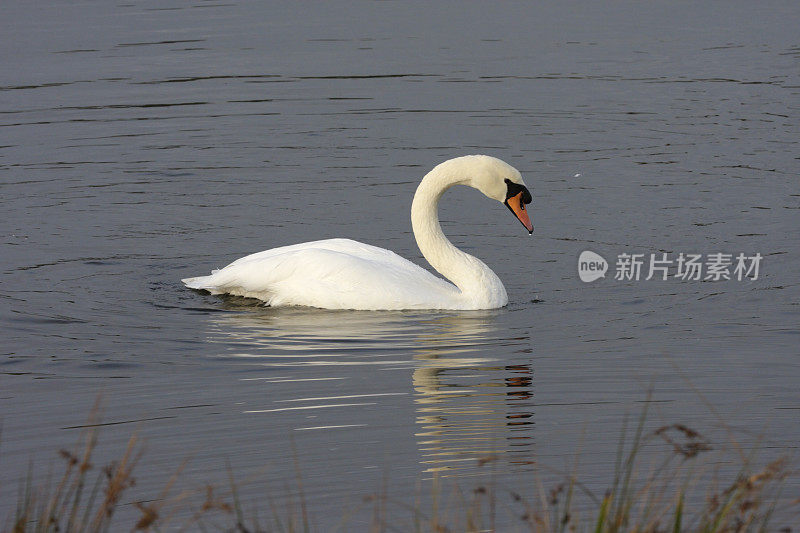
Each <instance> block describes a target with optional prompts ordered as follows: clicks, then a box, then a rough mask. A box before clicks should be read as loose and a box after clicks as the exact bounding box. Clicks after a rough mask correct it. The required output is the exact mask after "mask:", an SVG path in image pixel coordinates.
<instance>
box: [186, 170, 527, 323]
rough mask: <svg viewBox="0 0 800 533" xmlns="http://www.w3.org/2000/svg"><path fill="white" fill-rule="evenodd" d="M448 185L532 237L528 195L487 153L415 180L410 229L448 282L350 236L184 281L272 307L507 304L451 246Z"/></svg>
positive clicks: (483, 269)
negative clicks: (496, 207) (484, 199)
mask: <svg viewBox="0 0 800 533" xmlns="http://www.w3.org/2000/svg"><path fill="white" fill-rule="evenodd" d="M453 185H467V186H469V187H473V188H475V189H478V190H479V191H481V192H482V193H483V194H485V195H486V196H488V197H489V198H493V199H495V200H497V201H499V202H502V203H503V204H505V205H506V207H508V208H509V209H510V210H511V211H512V212H513V213H514V215H515V216H516V217H517V219H519V221H520V222H522V224H523V225H524V226H525V229H527V230H528V232H529V233H533V225H532V224H531V221H530V219H529V218H528V213H527V211H526V210H525V204H528V203H530V202H531V194H530V192H529V191H528V189H527V188H526V187H525V183H524V182H523V181H522V176H521V175H520V173H519V171H517V170H516V169H515V168H514V167H512V166H511V165H509V164H507V163H505V162H503V161H501V160H499V159H497V158H494V157H490V156H486V155H468V156H463V157H457V158H455V159H450V160H449V161H445V162H444V163H441V164H439V165H438V166H436V167H435V168H434V169H433V170H431V171H430V172H429V173H428V174H427V175H425V177H424V178H423V179H422V181H421V182H420V184H419V186H418V187H417V191H416V193H415V194H414V200H413V202H412V203H411V225H412V228H413V230H414V237H415V238H416V240H417V245H418V246H419V249H420V250H421V251H422V255H424V256H425V259H427V260H428V262H429V263H430V264H431V266H433V268H435V269H436V270H437V271H438V272H439V273H440V274H442V275H443V276H445V277H446V278H448V279H449V280H450V281H452V282H453V284H455V285H453V284H451V283H448V282H447V281H445V280H443V279H441V278H438V277H436V276H434V275H433V274H431V273H430V272H428V271H427V270H425V269H424V268H421V267H419V266H417V265H415V264H414V263H412V262H410V261H408V260H406V259H403V258H402V257H400V256H399V255H397V254H395V253H394V252H391V251H389V250H384V249H383V248H378V247H375V246H370V245H369V244H363V243H360V242H356V241H352V240H350V239H328V240H323V241H315V242H306V243H302V244H295V245H292V246H283V247H280V248H273V249H271V250H265V251H263V252H258V253H255V254H252V255H248V256H246V257H242V258H241V259H238V260H236V261H234V262H233V263H231V264H230V265H228V266H226V267H225V268H222V269H220V270H215V271H213V272H212V273H211V275H210V276H201V277H196V278H186V279H184V280H182V281H183V283H184V284H185V285H186V286H187V287H189V288H192V289H204V290H206V291H209V292H210V293H212V294H223V293H227V294H234V295H237V296H247V297H251V298H258V299H260V300H264V301H265V302H267V303H268V304H269V305H272V306H286V305H304V306H312V307H321V308H325V309H363V310H390V309H495V308H498V307H503V306H504V305H506V304H507V303H508V295H507V294H506V289H505V287H503V283H502V282H501V281H500V278H498V277H497V275H496V274H495V273H494V272H492V270H491V269H490V268H489V267H488V266H486V265H485V264H484V263H483V261H481V260H480V259H477V258H475V257H473V256H471V255H469V254H466V253H464V252H462V251H461V250H459V249H458V248H456V247H455V246H453V244H452V243H451V242H450V241H449V240H447V237H445V236H444V233H442V228H441V226H440V225H439V217H438V205H439V198H441V196H442V194H443V193H444V192H445V191H446V190H447V189H449V188H450V187H452V186H453Z"/></svg>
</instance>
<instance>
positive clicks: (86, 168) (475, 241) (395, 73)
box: [0, 1, 800, 529]
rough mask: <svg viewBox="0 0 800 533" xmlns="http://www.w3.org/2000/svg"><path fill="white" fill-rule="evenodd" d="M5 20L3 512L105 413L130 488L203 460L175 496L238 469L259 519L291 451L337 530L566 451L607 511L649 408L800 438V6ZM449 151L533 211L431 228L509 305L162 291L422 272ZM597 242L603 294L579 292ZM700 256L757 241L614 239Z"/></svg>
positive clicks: (153, 5)
mask: <svg viewBox="0 0 800 533" xmlns="http://www.w3.org/2000/svg"><path fill="white" fill-rule="evenodd" d="M4 11H5V16H4V17H3V21H2V22H0V28H1V29H2V38H0V46H1V47H2V49H1V51H2V57H3V68H2V69H0V176H2V182H1V185H0V190H1V191H2V200H0V201H2V219H1V221H0V227H2V232H0V234H1V235H2V242H3V244H2V256H1V258H0V262H1V264H0V266H1V268H2V278H0V301H2V307H1V308H0V313H1V314H2V339H3V341H2V348H1V349H2V359H0V406H1V409H2V411H0V413H1V415H0V416H1V418H2V446H1V447H0V468H1V469H2V472H3V483H1V484H0V492H1V493H2V494H0V496H2V497H0V502H3V503H2V504H0V516H6V515H7V513H8V512H9V511H11V509H13V505H14V501H15V494H16V491H17V487H18V485H17V483H18V480H19V479H20V478H23V477H24V476H25V472H26V468H27V463H28V461H29V459H34V462H35V463H36V464H37V465H38V466H40V467H41V468H42V475H43V473H44V471H45V470H46V468H47V464H48V463H49V462H50V461H52V462H53V463H54V464H55V465H56V467H60V465H59V464H58V463H57V459H56V451H57V450H58V449H59V448H61V447H65V446H68V445H70V444H71V443H73V442H74V441H75V440H76V439H77V438H78V435H79V432H80V431H81V429H80V426H82V425H84V424H85V422H86V419H87V415H88V412H89V410H90V408H91V405H92V404H93V402H94V400H95V398H96V397H97V395H98V394H102V395H103V398H104V404H105V414H104V421H105V422H107V423H109V424H110V425H108V426H107V427H104V429H103V431H102V433H101V448H100V450H99V451H98V454H99V456H98V462H102V459H103V458H110V457H113V456H118V455H119V453H120V451H121V449H122V447H123V444H124V442H125V441H126V439H127V438H128V437H129V436H130V435H131V434H133V433H137V434H138V435H140V436H142V437H144V438H145V440H146V442H147V452H146V453H145V456H144V458H143V460H142V462H141V464H140V466H139V469H138V478H139V484H138V486H137V488H136V489H135V491H138V492H137V493H135V495H134V494H133V493H132V495H131V497H130V499H136V498H143V497H153V495H154V494H157V492H158V490H159V488H160V487H161V486H162V485H163V483H164V482H165V481H166V479H167V478H168V477H169V474H170V473H171V472H173V471H174V470H175V469H176V468H177V466H178V465H179V464H180V462H181V461H182V460H183V459H184V458H186V457H191V462H190V466H189V467H188V468H187V471H186V473H185V474H184V475H183V482H182V486H184V487H188V488H195V487H202V485H203V484H205V483H215V484H221V485H225V484H226V483H227V472H226V466H225V465H226V461H228V462H230V464H231V466H232V470H233V471H234V472H235V473H236V474H237V476H238V477H239V478H240V479H242V480H244V481H241V490H242V495H243V498H244V499H245V501H248V502H249V501H263V498H264V494H266V493H270V492H271V493H273V494H274V493H275V492H276V491H277V492H278V493H280V492H282V489H283V487H284V486H285V485H286V484H287V483H289V484H291V483H294V480H295V479H297V472H296V469H295V466H294V463H295V462H296V463H297V464H298V465H299V469H300V472H301V477H302V479H303V481H304V488H305V493H306V497H307V498H308V501H309V506H310V508H311V510H312V513H313V514H314V516H315V518H314V520H315V523H316V524H317V525H319V526H320V527H322V528H323V529H324V528H326V527H329V526H330V525H332V524H336V523H338V520H339V518H340V517H341V515H342V512H341V509H342V507H343V506H346V505H349V504H351V503H353V502H355V503H358V502H359V501H360V500H359V499H360V498H361V496H363V495H364V494H368V493H371V492H375V491H376V490H378V489H379V487H380V486H381V483H382V480H388V486H389V487H390V492H391V494H392V495H393V497H395V498H397V499H398V500H404V501H408V500H409V499H411V498H412V496H411V495H412V494H413V493H414V492H415V491H416V490H417V489H416V487H417V486H418V484H420V483H421V484H422V485H420V486H422V489H421V490H422V492H423V493H425V494H427V490H428V489H426V488H425V487H424V486H423V485H424V484H425V483H427V481H426V480H428V479H430V478H432V477H434V475H435V474H436V473H438V474H439V475H441V476H447V477H455V478H461V481H459V483H461V484H463V485H464V486H471V484H472V483H473V482H474V483H484V482H486V480H487V478H489V477H491V479H493V480H495V482H497V484H498V485H499V486H502V487H504V488H507V489H509V490H516V491H523V490H525V489H526V488H530V487H531V485H532V479H535V477H536V476H537V475H538V476H542V477H544V479H545V482H547V483H549V482H550V481H551V480H557V479H560V475H559V473H558V472H560V471H562V470H563V469H564V468H565V467H566V465H568V464H572V461H573V459H572V458H573V454H574V453H576V452H579V453H580V455H581V469H580V472H581V473H582V476H581V477H582V478H583V479H584V481H586V483H587V484H588V485H589V486H590V487H593V488H595V489H596V490H597V491H599V492H600V493H602V490H603V489H604V488H605V487H606V484H607V483H608V481H609V479H610V477H611V472H612V470H613V459H614V454H615V451H616V444H617V441H618V439H619V432H620V428H621V425H622V421H623V419H624V417H625V416H626V415H628V414H636V413H638V412H639V411H640V410H641V408H642V405H643V402H644V400H645V399H646V398H647V391H648V390H652V391H653V396H652V399H653V401H652V402H651V404H650V415H649V416H650V420H649V423H650V424H651V425H652V426H653V427H658V426H660V425H662V424H667V423H672V422H683V423H686V424H688V425H690V426H692V427H695V428H696V429H699V430H701V431H702V432H704V433H706V434H707V435H709V436H710V437H711V438H712V439H713V440H714V441H715V442H721V443H722V444H723V445H727V444H730V441H731V440H732V439H735V440H736V441H737V442H738V443H740V444H741V445H742V446H743V447H744V448H745V449H749V448H751V447H753V446H755V445H756V443H758V445H759V446H761V447H765V448H766V450H765V451H764V452H762V456H763V457H764V458H765V460H766V459H769V458H772V457H775V456H777V455H780V454H782V453H784V452H789V453H791V452H792V450H794V449H796V447H797V442H798V438H800V424H798V410H799V409H800V393H798V379H800V371H799V370H798V363H800V357H799V356H800V350H799V349H798V348H799V347H800V307H799V306H798V305H799V302H800V290H799V289H798V279H799V278H798V274H800V272H798V270H799V269H798V264H800V263H799V262H798V261H799V260H800V239H799V238H798V232H797V228H798V227H800V226H799V225H798V223H799V222H800V185H799V184H798V166H800V165H798V154H800V143H799V142H798V138H800V126H799V125H798V124H800V122H799V121H798V109H799V108H800V98H798V96H799V95H800V68H799V67H800V36H799V35H798V33H797V20H798V17H799V16H800V8H798V7H797V5H796V4H794V3H791V2H767V3H752V2H728V3H716V2H712V3H707V4H705V5H701V6H698V5H689V4H681V5H676V4H674V3H670V2H663V3H648V4H647V5H641V4H638V3H627V2H620V3H614V4H612V5H601V4H600V3H597V4H596V3H592V2H583V3H580V2H576V3H565V4H563V5H559V6H556V5H544V6H537V7H534V6H527V5H521V4H507V5H506V4H500V5H492V6H489V5H488V4H482V3H463V2H459V3H437V4H436V5H429V4H427V3H419V4H414V3H395V2H379V3H361V2H350V3H338V4H318V3H302V4H299V3H298V4H291V5H289V6H279V5H263V4H261V3H243V2H238V1H234V2H232V3H219V4H217V3H213V2H197V3H182V2H175V3H166V4H165V3H162V2H150V3H148V2H129V3H120V4H117V3H94V2H92V3H88V2H87V3H76V2H69V3H68V2H50V3H48V4H47V5H45V4H42V3H34V4H33V5H28V4H22V3H19V4H15V5H13V6H6V9H5V10H4ZM465 153H487V154H491V155H495V156H497V157H500V158H502V159H505V160H506V161H508V162H509V163H511V164H513V165H514V166H516V167H517V168H519V169H520V170H521V172H522V173H523V176H524V178H525V180H526V182H527V184H528V185H529V186H530V187H531V190H532V192H533V196H534V203H533V205H532V210H531V213H532V218H533V222H534V225H535V226H536V231H535V233H534V235H533V237H528V236H527V235H526V234H525V232H524V231H523V230H522V228H520V227H519V224H518V223H517V222H516V221H514V220H513V219H512V218H511V217H510V215H509V214H508V212H507V211H506V210H505V209H504V208H502V207H501V206H497V205H494V204H493V203H492V202H489V201H488V200H486V199H485V198H484V197H482V196H481V195H479V194H477V193H476V192H475V191H471V190H453V191H451V192H449V193H448V194H447V196H446V197H445V199H444V203H443V206H442V209H441V217H442V220H443V227H444V228H445V231H446V233H447V234H448V235H449V236H450V237H451V238H452V240H453V241H454V242H455V243H456V244H457V245H459V246H461V247H462V248H463V249H465V250H467V251H469V252H470V253H473V254H475V255H477V256H479V257H481V258H482V259H483V260H484V261H485V262H486V263H487V264H489V265H490V266H491V267H492V268H493V269H494V270H495V271H496V272H497V273H498V275H499V276H500V278H501V279H503V280H504V282H505V284H506V287H507V289H508V292H509V297H510V302H509V305H508V307H507V308H504V309H501V310H497V311H491V312H474V313H455V312H453V313H447V312H436V313H428V312H412V313H402V312H392V313H369V312H346V311H340V312H325V311H319V310H308V309H268V308H263V307H260V306H259V305H257V303H254V302H252V301H248V300H242V299H225V298H219V297H213V296H209V295H203V294H200V293H196V292H192V291H190V290H187V289H185V288H184V287H183V286H182V285H181V284H180V283H179V280H180V278H183V277H187V276H191V275H201V274H205V273H207V272H209V271H210V270H211V269H212V268H216V267H220V266H223V265H225V264H227V263H228V262H230V261H232V260H233V259H236V258H237V257H240V256H242V255H245V254H247V253H250V252H253V251H258V250H262V249H266V248H271V247H275V246H281V245H285V244H292V243H295V242H302V241H306V240H316V239H322V238H329V237H349V238H354V239H357V240H361V241H364V242H367V243H370V244H374V245H378V246H383V247H386V248H390V249H392V250H395V251H396V252H398V253H399V254H401V255H403V256H405V257H408V258H410V259H412V260H414V261H417V262H423V260H422V258H421V257H420V254H419V252H418V250H417V249H416V246H415V244H414V240H413V236H412V235H411V233H410V222H409V216H408V213H409V209H410V204H411V196H412V194H413V191H414V188H415V186H416V183H417V182H418V180H419V178H420V177H421V176H422V175H423V174H424V173H425V172H427V171H428V170H429V169H430V168H431V167H433V166H434V165H435V164H437V163H439V162H441V161H443V160H445V159H448V158H450V157H454V156H458V155H462V154H465ZM583 250H593V251H595V252H598V253H600V254H601V255H603V256H604V257H605V258H606V259H607V260H609V262H610V263H611V266H610V269H611V271H610V272H609V274H608V275H607V277H606V279H604V280H599V281H597V282H594V283H591V284H588V283H583V282H581V281H580V280H579V278H578V275H577V257H578V255H579V254H580V252H582V251H583ZM717 252H725V253H731V254H734V255H735V254H738V253H745V254H746V255H753V254H755V253H760V254H761V255H762V256H763V260H762V263H761V270H760V274H759V277H758V279H756V280H749V279H748V280H742V281H737V280H731V281H718V282H713V281H700V280H697V281H692V280H680V279H669V280H667V281H661V280H655V279H653V280H649V281H647V280H644V279H641V280H639V281H618V280H614V279H613V270H614V262H615V259H616V257H617V255H618V254H621V253H629V254H631V253H644V254H650V253H669V254H670V255H671V257H673V258H674V257H676V256H677V255H678V254H679V253H701V254H704V255H707V254H713V253H717ZM643 277H644V276H643ZM664 446H666V445H664ZM664 446H662V447H661V448H663V447H664ZM656 448H658V447H656ZM489 456H491V457H494V458H495V459H496V460H494V461H493V462H492V463H491V465H490V466H487V465H483V466H481V462H480V461H479V460H480V459H482V458H486V457H489ZM295 459H296V461H295ZM734 466H736V465H734ZM797 487H798V483H797V480H796V479H792V480H790V481H789V488H790V489H791V490H789V491H788V492H789V493H796V490H797ZM262 508H263V506H262Z"/></svg>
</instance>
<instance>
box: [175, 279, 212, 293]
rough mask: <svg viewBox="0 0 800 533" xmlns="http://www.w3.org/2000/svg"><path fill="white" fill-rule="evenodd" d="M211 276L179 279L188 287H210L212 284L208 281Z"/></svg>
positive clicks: (206, 288) (207, 288)
mask: <svg viewBox="0 0 800 533" xmlns="http://www.w3.org/2000/svg"><path fill="white" fill-rule="evenodd" d="M209 278H211V276H198V277H196V278H184V279H182V280H181V281H182V282H183V284H184V285H186V286H187V287H189V288H190V289H205V290H209V289H212V288H213V287H214V286H213V285H212V284H211V283H210V279H209Z"/></svg>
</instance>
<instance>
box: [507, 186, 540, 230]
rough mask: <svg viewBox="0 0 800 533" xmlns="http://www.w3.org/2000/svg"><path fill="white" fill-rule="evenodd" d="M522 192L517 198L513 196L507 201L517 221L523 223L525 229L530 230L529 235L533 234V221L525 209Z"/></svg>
mask: <svg viewBox="0 0 800 533" xmlns="http://www.w3.org/2000/svg"><path fill="white" fill-rule="evenodd" d="M522 194H523V193H522V192H520V193H519V194H517V195H515V196H511V197H510V198H508V199H507V200H506V201H505V204H506V206H507V207H508V208H509V209H510V210H511V212H512V213H514V216H515V217H517V220H519V221H520V222H522V225H523V226H525V229H526V230H528V233H533V224H531V219H530V218H528V211H527V210H526V209H525V204H524V203H522Z"/></svg>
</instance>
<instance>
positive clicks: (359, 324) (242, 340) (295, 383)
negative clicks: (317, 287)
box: [209, 300, 534, 477]
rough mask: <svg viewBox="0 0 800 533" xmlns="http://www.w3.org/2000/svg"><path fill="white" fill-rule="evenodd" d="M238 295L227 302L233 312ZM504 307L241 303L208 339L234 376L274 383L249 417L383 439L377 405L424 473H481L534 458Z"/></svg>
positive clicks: (526, 379) (522, 357)
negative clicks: (400, 308) (390, 308)
mask: <svg viewBox="0 0 800 533" xmlns="http://www.w3.org/2000/svg"><path fill="white" fill-rule="evenodd" d="M231 302H233V303H231ZM236 302H237V300H229V309H231V310H239V311H241V310H242V309H241V303H239V304H238V305H237V304H236ZM503 312H504V311H471V312H412V313H409V312H376V313H373V312H348V311H334V312H332V311H321V310H320V311H318V310H313V309H303V308H263V307H260V306H259V307H251V306H246V312H235V313H224V314H217V315H215V316H212V317H210V332H209V333H210V339H209V340H211V341H212V342H217V343H220V344H221V345H223V346H224V347H225V350H224V352H223V353H221V354H220V357H224V358H227V359H229V360H231V361H237V362H240V363H242V364H244V365H245V367H246V368H247V369H248V372H249V373H248V375H247V376H245V377H242V378H240V379H242V380H243V381H259V382H260V383H262V384H264V385H267V384H268V386H269V387H274V388H271V389H269V391H270V392H269V395H268V396H269V401H268V402H266V404H265V405H260V406H257V407H254V408H252V409H248V410H246V412H248V413H262V414H263V415H264V416H267V414H270V415H273V416H277V415H283V416H293V417H295V418H289V419H287V423H290V422H288V420H291V423H294V424H295V425H296V422H297V420H298V417H299V416H300V415H302V416H303V417H306V418H315V421H314V422H313V425H311V426H309V427H293V428H292V429H294V430H297V431H299V430H312V429H314V430H323V429H329V428H351V429H350V430H351V431H355V430H356V429H352V428H357V430H358V431H372V433H370V434H369V435H368V437H369V438H370V439H380V431H381V430H380V428H379V427H377V426H378V425H379V424H377V423H375V418H376V411H377V413H378V416H377V419H378V420H379V421H381V422H384V423H385V421H387V420H390V421H392V422H393V423H394V424H401V425H402V424H405V425H409V426H411V425H413V427H412V428H410V432H413V434H414V438H415V440H416V443H417V449H418V455H419V462H420V465H421V467H422V472H423V473H424V474H425V476H426V477H429V476H431V475H433V474H434V473H436V474H437V475H440V476H465V475H478V474H480V473H481V472H485V471H486V470H487V469H490V468H493V467H492V466H481V465H482V464H484V463H486V462H487V461H492V462H494V461H497V462H498V463H499V462H501V461H502V462H503V463H505V466H503V467H501V468H502V469H520V468H524V469H527V468H528V467H529V466H528V465H531V464H532V463H533V454H534V450H533V443H534V439H533V370H532V368H531V364H530V356H529V355H528V353H529V352H530V347H529V346H530V344H529V339H528V338H527V336H526V335H520V334H519V332H517V333H516V334H515V335H509V332H508V331H507V330H505V329H501V328H500V326H499V321H498V316H500V314H501V313H503ZM358 367H365V368H364V369H363V370H359V369H358ZM370 368H371V370H370ZM259 369H260V370H259ZM380 370H387V371H388V370H391V371H392V372H380ZM397 371H402V372H409V373H410V377H411V384H412V387H411V388H409V387H408V385H407V383H408V382H407V381H406V385H405V386H403V384H402V381H403V380H402V379H401V381H400V382H399V383H398V382H397V381H395V382H392V381H391V380H392V379H394V380H397V378H398V377H400V376H399V375H398V373H397ZM405 379H407V378H405ZM281 384H291V385H292V387H291V388H287V386H286V385H281ZM281 386H283V387H284V388H280V387H281ZM289 395H292V397H287V396H289ZM294 395H298V397H294ZM409 396H410V397H411V398H409ZM409 401H411V403H410V404H409ZM408 407H412V408H413V411H414V412H413V415H412V416H411V417H408V418H407V419H406V421H403V420H402V418H401V417H403V416H405V413H406V412H407V409H408ZM370 409H371V411H366V410H370ZM287 411H288V412H289V413H287ZM308 415H311V416H308ZM412 419H413V420H412ZM364 426H367V427H366V428H365V427H364ZM370 427H371V430H370Z"/></svg>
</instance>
